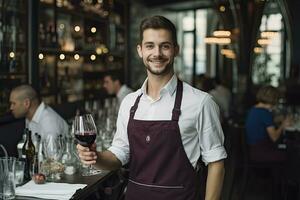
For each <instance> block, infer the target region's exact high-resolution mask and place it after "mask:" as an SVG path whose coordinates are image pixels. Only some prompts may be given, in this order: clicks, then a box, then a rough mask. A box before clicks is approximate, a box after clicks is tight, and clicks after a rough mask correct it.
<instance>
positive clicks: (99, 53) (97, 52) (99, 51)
mask: <svg viewBox="0 0 300 200" xmlns="http://www.w3.org/2000/svg"><path fill="white" fill-rule="evenodd" d="M102 52H103V51H102V48H101V47H97V48H96V54H98V55H101V54H102Z"/></svg>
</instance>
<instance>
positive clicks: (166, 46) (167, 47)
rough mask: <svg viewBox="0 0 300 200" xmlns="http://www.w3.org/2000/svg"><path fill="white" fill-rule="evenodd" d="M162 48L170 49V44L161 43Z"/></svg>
mask: <svg viewBox="0 0 300 200" xmlns="http://www.w3.org/2000/svg"><path fill="white" fill-rule="evenodd" d="M162 48H163V49H170V48H171V46H170V45H162Z"/></svg>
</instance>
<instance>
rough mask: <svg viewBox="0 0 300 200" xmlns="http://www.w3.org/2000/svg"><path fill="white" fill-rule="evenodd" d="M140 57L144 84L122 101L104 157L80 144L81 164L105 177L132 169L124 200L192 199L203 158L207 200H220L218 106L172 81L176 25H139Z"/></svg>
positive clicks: (153, 20)
mask: <svg viewBox="0 0 300 200" xmlns="http://www.w3.org/2000/svg"><path fill="white" fill-rule="evenodd" d="M137 51H138V54H139V56H140V57H141V58H142V60H143V62H144V65H145V66H146V69H147V75H148V78H147V79H146V81H145V82H144V84H143V85H142V87H141V89H140V90H138V91H136V92H134V93H132V94H129V95H127V97H126V98H125V99H124V100H123V102H122V104H121V107H120V111H119V115H118V120H117V131H116V135H115V137H114V140H113V143H112V146H111V147H110V148H109V149H108V151H105V152H95V151H94V149H95V144H94V145H93V146H92V147H91V150H90V149H89V148H84V147H83V146H81V145H77V149H78V152H79V156H80V158H81V160H82V162H83V163H84V164H94V165H96V166H97V167H99V168H102V169H110V170H112V169H118V168H120V167H121V166H122V165H124V164H126V163H128V162H129V171H130V174H129V182H128V186H127V191H126V199H128V200H135V199H136V200H138V199H144V200H148V199H149V200H150V199H151V200H153V199H156V200H166V199H172V200H194V199H196V190H198V189H199V188H196V184H195V182H196V181H197V180H196V172H195V167H196V163H197V160H198V159H199V157H200V156H201V157H202V160H203V161H204V163H206V164H207V165H208V174H207V182H206V194H205V198H206V199H209V200H213V199H214V200H216V199H219V198H220V193H221V189H222V184H223V178H224V163H223V159H225V158H226V156H227V155H226V152H225V149H224V147H223V140H224V137H223V132H222V129H221V125H220V122H219V117H218V107H217V105H216V104H215V103H214V101H213V100H212V98H211V96H210V95H208V94H207V93H205V92H201V91H200V90H197V89H195V88H193V87H191V86H190V85H188V84H186V83H183V82H182V81H180V80H179V79H178V78H177V77H176V76H175V75H174V70H173V63H174V58H175V57H176V56H177V55H178V53H179V46H178V44H177V39H176V29H175V26H174V24H173V23H172V22H171V21H169V20H168V19H166V18H165V17H162V16H154V17H150V18H146V19H144V20H143V21H142V23H141V25H140V44H138V46H137Z"/></svg>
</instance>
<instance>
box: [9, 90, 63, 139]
mask: <svg viewBox="0 0 300 200" xmlns="http://www.w3.org/2000/svg"><path fill="white" fill-rule="evenodd" d="M9 101H10V110H11V112H12V114H13V115H14V117H15V118H22V117H25V118H26V127H27V128H28V129H29V130H31V131H32V134H35V133H38V134H39V135H41V137H42V138H45V137H46V135H49V134H51V135H56V136H58V135H63V136H66V134H68V124H67V123H66V122H65V120H64V119H63V118H62V117H61V116H59V115H58V114H57V113H56V112H55V111H54V110H53V109H52V108H50V107H49V106H47V105H46V104H45V103H44V102H40V100H39V97H38V95H37V93H36V91H35V90H34V89H33V88H32V87H31V86H30V85H21V86H18V87H16V88H14V89H13V90H12V92H11V93H10V98H9Z"/></svg>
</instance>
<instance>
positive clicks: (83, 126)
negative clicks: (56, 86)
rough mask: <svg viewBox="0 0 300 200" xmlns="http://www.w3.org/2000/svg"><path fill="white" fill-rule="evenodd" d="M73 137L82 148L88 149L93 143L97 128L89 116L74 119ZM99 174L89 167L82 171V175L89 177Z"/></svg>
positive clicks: (98, 171)
mask: <svg viewBox="0 0 300 200" xmlns="http://www.w3.org/2000/svg"><path fill="white" fill-rule="evenodd" d="M74 135H75V138H76V139H77V142H78V143H79V144H80V145H82V146H84V147H90V146H91V145H92V144H93V143H94V142H95V139H96V135H97V127H96V125H95V122H94V119H93V116H92V115H91V114H84V115H80V116H76V117H75V119H74ZM99 173H101V171H100V170H96V169H93V168H92V166H91V165H90V166H89V167H88V170H86V171H84V172H83V173H82V175H83V176H90V175H95V174H99Z"/></svg>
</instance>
